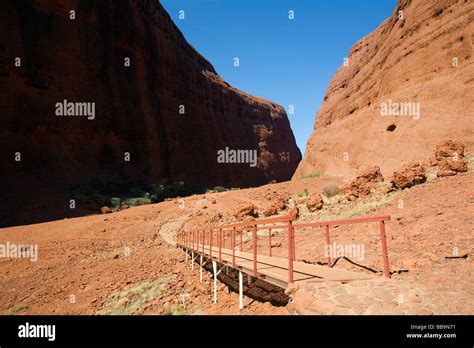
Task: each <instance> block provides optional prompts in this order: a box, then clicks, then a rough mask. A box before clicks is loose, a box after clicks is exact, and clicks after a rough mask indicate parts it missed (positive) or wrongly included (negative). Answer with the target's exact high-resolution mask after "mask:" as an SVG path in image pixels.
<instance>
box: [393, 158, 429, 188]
mask: <svg viewBox="0 0 474 348" xmlns="http://www.w3.org/2000/svg"><path fill="white" fill-rule="evenodd" d="M425 181H426V174H425V168H424V167H423V166H422V165H421V164H420V163H417V162H413V163H409V164H406V165H404V166H403V167H402V168H401V169H400V170H399V171H396V172H395V173H393V177H392V181H391V183H392V185H393V186H394V187H396V188H399V189H406V188H408V187H412V186H414V185H419V184H422V183H424V182H425Z"/></svg>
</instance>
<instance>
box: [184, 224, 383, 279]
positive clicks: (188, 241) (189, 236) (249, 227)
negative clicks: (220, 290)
mask: <svg viewBox="0 0 474 348" xmlns="http://www.w3.org/2000/svg"><path fill="white" fill-rule="evenodd" d="M293 221H294V216H291V215H287V216H280V217H275V218H269V219H259V220H251V221H246V222H241V223H235V224H230V225H222V226H218V227H210V228H207V229H195V230H188V231H181V232H179V233H178V234H177V237H176V238H177V241H176V244H177V246H178V247H182V248H184V249H188V250H191V251H194V252H197V253H199V254H202V255H206V254H207V255H208V256H209V257H210V258H214V257H215V258H216V259H218V260H219V262H221V263H222V249H225V247H226V240H227V239H229V238H228V237H230V249H231V250H232V267H234V268H235V266H236V263H235V256H236V255H235V254H236V252H235V249H236V247H237V246H239V250H240V252H242V251H243V239H244V232H246V233H248V232H250V233H251V236H252V254H253V255H252V260H253V276H254V277H258V273H257V260H258V254H257V240H258V235H257V233H258V231H259V230H268V232H269V233H268V250H269V256H270V257H272V231H273V230H284V231H285V230H286V234H287V240H288V252H287V257H288V282H289V283H293V280H294V268H293V266H294V265H293V264H294V262H295V258H296V250H295V249H296V248H295V229H304V228H313V227H323V228H324V235H325V244H326V245H330V244H331V238H330V227H331V226H336V225H348V224H357V223H370V222H378V223H379V228H380V237H381V246H382V257H383V265H384V270H383V274H384V275H385V276H386V277H389V276H390V266H389V260H388V250H387V237H386V232H385V222H386V221H390V216H389V215H385V216H369V217H361V218H352V219H344V220H333V221H317V222H308V223H299V224H294V223H293ZM214 242H215V243H216V244H214ZM237 242H239V243H237ZM214 245H215V247H217V248H218V255H217V256H213V249H214V248H215V247H214ZM206 252H207V253H206ZM327 262H328V265H329V267H331V266H332V259H331V255H328V256H327Z"/></svg>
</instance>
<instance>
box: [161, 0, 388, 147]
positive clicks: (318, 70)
mask: <svg viewBox="0 0 474 348" xmlns="http://www.w3.org/2000/svg"><path fill="white" fill-rule="evenodd" d="M396 2H397V1H396V0H161V3H162V4H163V6H164V7H165V9H166V10H167V11H168V13H169V14H170V15H171V17H172V18H173V20H174V22H175V23H176V24H177V25H178V27H179V28H180V30H181V31H182V32H183V34H184V36H185V38H186V39H187V41H188V42H189V43H190V44H191V45H192V46H193V47H194V48H196V49H197V50H198V51H199V52H200V53H201V54H202V55H203V56H204V57H206V59H208V60H209V61H210V62H211V64H212V65H213V66H214V68H215V69H216V71H217V73H218V74H219V75H220V76H221V77H222V78H223V79H224V80H226V81H227V82H228V83H229V84H231V85H232V86H235V87H237V88H239V89H241V90H244V91H246V92H247V93H250V94H253V95H256V96H260V97H262V98H265V99H269V100H271V101H274V102H276V103H278V104H280V105H282V106H283V107H284V108H285V109H286V110H287V113H288V108H289V105H294V114H289V115H288V117H289V120H290V123H291V128H292V129H293V132H294V134H295V137H296V141H297V144H298V147H299V148H300V150H301V152H302V153H303V152H304V150H305V147H306V142H307V140H308V138H309V136H310V134H311V132H312V130H313V124H314V120H315V116H316V112H317V110H318V109H319V107H320V105H321V102H322V100H323V97H324V94H325V93H326V89H327V87H328V85H329V82H330V81H331V78H332V76H333V75H334V73H335V72H336V70H337V68H338V67H339V66H340V65H341V64H342V63H343V59H344V57H346V56H347V54H348V52H349V49H350V48H351V47H352V45H353V44H355V43H356V42H357V41H358V40H359V39H361V38H362V37H364V36H365V35H367V34H368V33H370V32H372V31H373V30H375V29H376V28H377V27H378V26H379V24H380V23H381V22H382V21H383V20H384V19H386V18H387V17H388V16H390V14H391V13H392V12H393V10H394V8H395V5H396ZM180 10H183V11H184V15H185V19H184V20H180V19H179V14H180V12H179V11H180ZM290 10H293V11H294V19H293V20H289V19H288V12H289V11H290ZM235 57H238V58H239V59H240V67H238V68H236V67H234V58H235Z"/></svg>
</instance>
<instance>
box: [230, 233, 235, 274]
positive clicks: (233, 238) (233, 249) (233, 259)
mask: <svg viewBox="0 0 474 348" xmlns="http://www.w3.org/2000/svg"><path fill="white" fill-rule="evenodd" d="M231 240H232V267H233V268H235V227H233V228H232V236H231Z"/></svg>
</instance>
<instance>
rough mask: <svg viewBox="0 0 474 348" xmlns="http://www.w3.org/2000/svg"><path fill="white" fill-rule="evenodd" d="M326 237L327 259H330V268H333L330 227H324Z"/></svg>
mask: <svg viewBox="0 0 474 348" xmlns="http://www.w3.org/2000/svg"><path fill="white" fill-rule="evenodd" d="M324 235H325V236H326V250H325V252H326V253H327V255H326V256H327V258H328V266H329V267H332V259H331V240H330V238H329V225H326V226H324Z"/></svg>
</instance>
